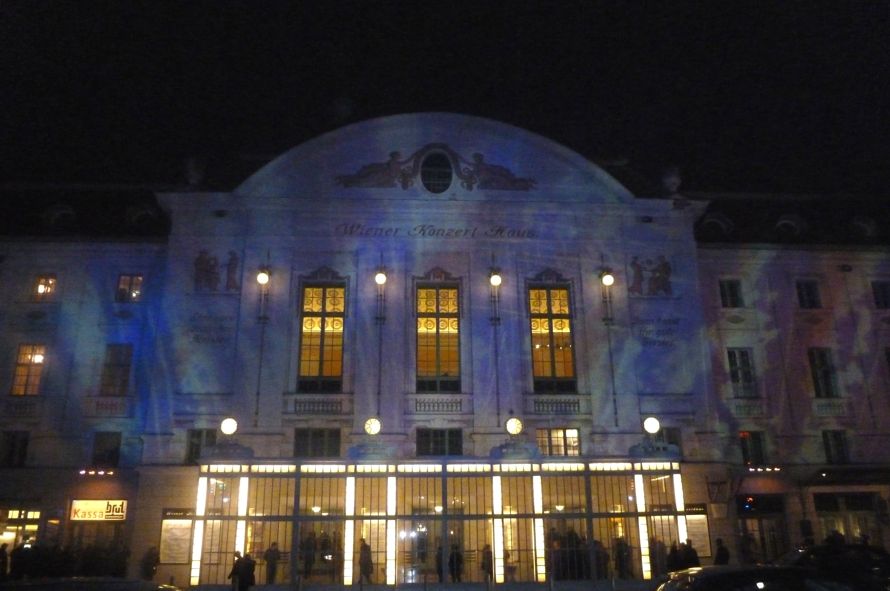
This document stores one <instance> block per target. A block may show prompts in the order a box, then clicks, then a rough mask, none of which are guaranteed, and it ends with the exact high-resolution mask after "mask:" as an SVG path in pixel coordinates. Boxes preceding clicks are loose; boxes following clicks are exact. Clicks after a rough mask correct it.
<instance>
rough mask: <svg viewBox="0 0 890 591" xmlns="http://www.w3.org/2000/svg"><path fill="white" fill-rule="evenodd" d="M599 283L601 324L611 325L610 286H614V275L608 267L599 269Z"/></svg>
mask: <svg viewBox="0 0 890 591" xmlns="http://www.w3.org/2000/svg"><path fill="white" fill-rule="evenodd" d="M599 278H600V283H601V284H602V286H603V322H605V323H606V324H611V323H612V320H613V318H612V286H613V285H615V275H613V274H612V269H610V268H609V267H601V268H600V272H599Z"/></svg>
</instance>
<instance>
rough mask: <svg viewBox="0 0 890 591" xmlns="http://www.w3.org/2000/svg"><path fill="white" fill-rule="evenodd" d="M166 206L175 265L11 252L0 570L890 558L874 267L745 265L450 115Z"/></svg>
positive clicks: (812, 261) (805, 254)
mask: <svg viewBox="0 0 890 591" xmlns="http://www.w3.org/2000/svg"><path fill="white" fill-rule="evenodd" d="M157 200H158V203H159V204H160V207H161V208H162V209H163V211H164V213H165V215H166V216H167V217H168V218H169V221H170V230H169V233H167V234H166V235H164V236H162V237H161V239H143V240H129V241H115V242H107V241H99V240H82V239H81V240H63V239H59V238H48V237H44V238H42V239H39V240H35V239H25V238H23V237H17V236H16V237H11V238H9V239H8V240H7V241H6V242H4V243H3V244H2V247H0V248H2V249H3V252H2V255H3V257H4V258H3V262H2V264H0V273H2V275H0V279H2V281H0V290H2V291H3V297H2V298H0V302H2V304H0V305H2V310H0V316H2V318H3V322H4V327H5V330H4V332H3V339H2V342H0V347H2V349H0V353H2V355H3V358H5V359H6V360H7V361H6V363H4V364H0V380H2V382H3V384H4V385H3V387H6V388H7V391H8V393H9V395H8V396H7V397H6V400H5V403H4V412H3V413H2V415H0V430H2V432H3V440H2V445H3V448H2V453H3V455H2V459H3V461H4V467H3V468H2V473H0V474H2V478H0V518H2V519H4V520H5V521H4V523H5V530H4V541H8V542H9V543H10V544H11V545H14V546H15V545H21V544H23V543H25V542H26V541H27V542H29V544H30V545H39V544H45V545H51V544H61V545H64V546H67V547H72V548H74V547H77V548H81V549H83V548H87V547H95V546H99V545H102V544H107V543H108V542H109V541H119V542H123V543H124V544H127V545H128V547H129V549H130V557H129V567H128V568H129V572H130V573H131V574H136V573H137V572H138V570H139V563H140V559H141V558H142V557H143V556H145V555H146V552H148V550H149V548H152V547H154V548H156V549H158V552H159V565H158V576H159V577H160V580H163V581H167V580H169V579H170V578H173V580H175V581H176V582H177V583H178V584H185V583H190V584H200V583H220V582H223V581H224V580H225V577H226V575H227V574H228V572H229V571H230V570H231V567H232V562H233V553H234V552H235V551H236V550H238V551H240V552H242V553H243V552H249V553H251V554H252V555H253V556H254V557H257V558H258V559H259V563H260V568H258V572H259V573H260V576H259V580H260V582H267V579H268V577H269V576H270V573H268V572H267V571H266V570H265V566H266V565H267V563H268V562H269V561H270V560H268V559H269V558H270V557H271V555H269V554H266V551H267V550H268V549H269V548H270V547H271V544H272V542H275V543H276V544H277V547H278V549H279V552H280V558H278V560H277V562H278V566H277V568H276V569H275V573H274V577H275V579H276V580H277V581H281V582H284V581H290V580H293V579H294V578H295V577H296V576H297V575H298V574H302V575H303V576H304V579H303V580H304V582H305V583H307V584H312V583H322V582H325V583H327V582H332V581H334V582H343V583H345V584H358V583H359V582H360V580H362V579H364V580H365V581H371V582H374V583H386V584H396V583H406V582H418V581H421V580H422V579H424V578H428V580H430V581H433V580H436V579H437V577H442V578H443V579H445V580H450V579H451V578H452V577H461V578H463V579H464V580H470V581H474V580H475V581H481V580H484V579H485V577H486V576H487V575H486V573H490V576H491V577H492V578H493V580H494V581H496V582H504V581H511V580H516V581H539V582H541V581H545V580H547V578H548V577H554V578H557V579H560V578H565V579H578V578H591V577H604V576H621V577H637V578H650V577H651V576H653V574H658V573H660V572H663V571H664V569H665V568H666V564H665V561H666V557H667V549H668V547H669V546H670V544H671V543H672V542H681V541H683V540H686V539H690V540H692V542H693V544H694V546H695V547H696V548H697V550H698V553H699V556H700V557H701V558H702V562H705V563H707V562H709V557H710V555H711V548H712V546H713V543H714V540H715V539H716V538H718V537H722V538H723V539H724V540H726V541H727V543H728V544H729V545H730V548H731V549H732V550H733V553H734V555H735V557H736V559H737V560H755V559H768V558H771V557H773V556H776V555H778V554H779V553H781V552H783V551H785V550H787V549H790V548H791V547H792V546H793V545H794V544H798V543H800V542H802V541H805V540H806V539H807V538H813V539H819V538H823V537H825V536H826V535H827V534H828V533H830V532H831V531H833V530H838V531H840V532H841V533H843V534H844V535H845V536H846V537H847V538H848V539H850V540H853V539H857V538H861V537H863V536H869V538H870V540H871V542H872V543H876V544H880V545H884V543H885V536H886V535H887V531H886V530H887V523H886V522H887V512H886V499H887V497H888V495H890V488H888V484H890V479H888V478H887V476H888V475H890V472H888V471H887V467H888V460H890V454H888V452H887V451H886V450H887V449H888V443H890V441H888V436H890V429H888V428H886V427H885V426H884V425H887V424H888V422H887V420H886V419H887V417H886V416H885V414H886V412H887V410H886V407H887V402H886V399H887V396H888V394H890V374H888V369H890V368H888V363H890V262H888V258H887V251H886V247H885V246H882V245H881V244H882V243H881V242H880V240H876V241H874V243H866V244H860V245H858V246H856V247H855V248H853V247H849V246H837V245H819V244H798V243H789V242H787V241H785V242H782V241H778V242H776V243H763V242H760V241H755V242H745V241H744V240H742V241H739V240H737V239H730V238H729V237H730V236H731V234H732V225H731V221H730V220H729V218H727V217H726V216H725V215H723V214H720V213H719V212H715V211H712V209H711V208H710V206H709V205H708V203H707V201H705V200H701V199H689V198H686V197H683V196H682V195H680V194H678V193H676V186H674V187H671V188H669V190H668V194H667V196H664V195H662V196H660V197H659V198H647V197H645V196H639V195H635V194H634V193H632V192H631V191H630V190H629V189H628V188H626V187H625V186H624V185H622V184H621V183H619V182H618V181H617V180H615V178H614V177H613V176H612V175H610V174H608V173H607V172H606V171H605V170H604V169H603V168H602V167H599V166H597V165H596V164H594V163H592V162H590V161H588V160H585V159H584V158H582V157H581V156H579V155H578V154H576V153H574V152H572V151H570V150H568V149H566V148H564V147H562V146H559V145H557V144H555V143H554V142H551V141H549V140H547V139H545V138H542V137H540V136H536V135H534V134H531V133H529V132H526V131H523V130H519V129H517V128H514V127H510V126H507V125H504V124H500V123H495V122H492V121H489V120H484V119H478V118H473V117H466V116H458V115H449V114H419V115H402V116H394V117H387V118H383V119H377V120H372V121H368V122H365V123H360V124H356V125H352V126H349V127H346V128H344V129H341V130H338V131H335V132H332V133H330V134H327V135H324V136H322V137H320V138H317V139H315V140H313V141H310V142H307V143H306V144H303V145H301V146H298V147H296V148H294V149H292V150H290V151H288V152H287V153H285V154H283V155H282V156H280V157H278V158H277V159H275V160H274V161H272V162H271V163H269V164H268V165H266V166H265V167H263V168H262V169H261V170H259V171H258V172H256V173H255V174H254V175H253V176H251V177H250V178H249V179H247V180H246V181H245V182H244V183H243V184H241V185H240V186H239V187H237V188H236V189H234V190H232V191H227V192H218V191H201V190H198V189H196V188H194V187H192V188H189V189H188V190H183V191H177V192H165V193H159V194H158V195H157ZM780 222H781V224H780V226H781V227H780V229H783V231H784V229H787V228H790V231H792V232H793V230H794V228H795V227H796V226H795V223H799V222H800V220H798V219H796V218H788V219H784V218H783V219H781V220H780ZM782 224H784V225H782ZM874 224H875V222H872V225H871V226H869V225H868V224H867V223H866V224H865V225H864V226H863V227H864V228H866V230H867V229H868V228H871V230H872V231H873V232H879V230H880V228H881V227H882V226H880V224H878V225H877V226H876V225H874ZM786 226H787V228H786ZM884 229H885V231H886V229H887V228H884ZM878 235H879V234H878ZM715 236H716V238H715ZM721 237H722V238H721ZM608 279H611V280H612V282H611V283H610V282H609V281H607V280H608ZM649 416H654V417H657V418H658V419H659V420H660V421H661V427H662V428H661V430H660V431H659V432H658V433H656V434H655V435H647V434H645V433H644V432H643V428H642V423H643V419H644V418H646V417H649ZM226 417H233V418H235V419H236V420H237V422H238V425H239V427H238V430H237V431H236V432H235V433H234V434H233V435H224V434H223V433H222V432H221V431H220V430H219V425H220V422H221V420H222V419H224V418H226ZM511 419H517V420H518V422H517V421H516V420H512V421H511ZM508 423H509V424H510V428H511V431H512V432H511V433H508V432H507V431H506V430H505V427H506V425H507V424H508ZM520 424H521V430H520V429H519V426H520ZM366 545H367V548H365V546H366ZM264 555H265V556H266V558H263V556H264ZM458 557H459V559H458ZM271 560H272V561H274V558H273V559H271ZM457 562H460V563H461V565H460V567H457V566H456V564H455V563H457ZM452 569H454V570H456V571H457V572H452Z"/></svg>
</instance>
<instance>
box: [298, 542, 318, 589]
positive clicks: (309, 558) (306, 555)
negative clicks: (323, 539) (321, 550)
mask: <svg viewBox="0 0 890 591" xmlns="http://www.w3.org/2000/svg"><path fill="white" fill-rule="evenodd" d="M316 547H317V546H316V543H315V532H314V531H311V530H310V531H309V534H308V535H307V536H306V537H305V538H304V539H303V544H302V548H300V550H301V552H302V553H303V578H305V579H306V581H308V580H309V577H311V576H312V565H313V564H315V550H316Z"/></svg>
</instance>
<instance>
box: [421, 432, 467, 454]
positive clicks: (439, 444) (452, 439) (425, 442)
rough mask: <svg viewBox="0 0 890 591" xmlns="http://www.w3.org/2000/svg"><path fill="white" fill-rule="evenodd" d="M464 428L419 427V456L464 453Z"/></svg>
mask: <svg viewBox="0 0 890 591" xmlns="http://www.w3.org/2000/svg"><path fill="white" fill-rule="evenodd" d="M463 450H464V436H463V430H462V429H418V430H417V455H418V456H461V455H463V453H464V451H463Z"/></svg>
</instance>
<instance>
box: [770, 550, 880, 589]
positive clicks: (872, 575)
mask: <svg viewBox="0 0 890 591" xmlns="http://www.w3.org/2000/svg"><path fill="white" fill-rule="evenodd" d="M774 564H776V565H781V566H799V567H803V568H809V569H813V570H815V571H817V572H819V573H823V574H831V575H837V576H845V577H847V578H849V579H852V580H854V581H861V582H863V583H866V582H868V583H878V584H880V585H881V587H879V588H881V589H887V590H890V554H888V553H887V552H886V551H885V550H884V549H883V548H878V547H876V546H866V545H864V544H823V545H818V546H807V547H803V548H799V549H797V550H792V551H791V552H789V553H788V554H785V555H783V556H781V557H779V558H778V559H777V560H775V561H774Z"/></svg>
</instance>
